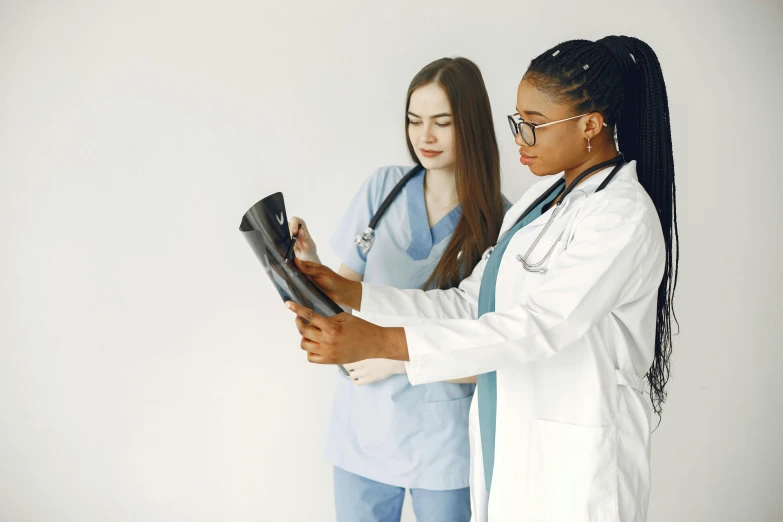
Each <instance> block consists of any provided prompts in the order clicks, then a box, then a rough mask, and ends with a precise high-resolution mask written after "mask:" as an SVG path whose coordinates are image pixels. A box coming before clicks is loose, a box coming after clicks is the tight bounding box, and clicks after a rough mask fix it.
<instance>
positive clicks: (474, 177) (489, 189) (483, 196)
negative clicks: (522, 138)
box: [405, 58, 503, 288]
mask: <svg viewBox="0 0 783 522" xmlns="http://www.w3.org/2000/svg"><path fill="white" fill-rule="evenodd" d="M433 83H434V84H436V85H438V86H440V87H441V88H442V89H443V90H444V92H445V93H446V97H447V98H448V100H449V103H450V104H451V113H452V121H453V125H454V139H455V168H454V174H455V178H456V183H457V196H458V197H459V202H460V204H461V205H462V216H461V217H460V219H459V221H458V222H457V226H456V228H455V229H454V233H453V234H452V236H451V241H449V244H448V246H447V247H446V250H444V252H443V256H442V257H441V258H440V261H438V264H437V265H436V266H435V269H434V270H433V272H432V275H430V277H429V279H428V280H427V282H426V283H425V284H424V288H450V287H453V286H457V285H458V284H459V282H460V281H461V280H462V278H463V277H465V276H467V275H469V274H470V272H472V271H473V268H474V267H475V266H476V264H477V263H478V262H479V258H480V257H481V254H482V252H484V250H486V249H487V248H488V247H490V246H491V245H493V244H494V243H495V240H496V239H497V236H498V233H499V232H500V225H501V224H502V222H503V197H502V196H501V194H500V154H499V152H498V142H497V138H496V137H495V127H494V125H493V123H492V109H491V108H490V105H489V96H488V95H487V88H486V87H485V86H484V79H483V78H482V76H481V71H480V70H479V68H478V67H477V66H476V64H475V63H473V62H471V61H470V60H468V59H467V58H441V59H440V60H436V61H434V62H432V63H431V64H429V65H427V66H425V67H424V68H423V69H422V70H421V71H419V72H418V73H417V74H416V76H414V77H413V80H411V84H410V86H409V87H408V100H407V102H406V103H405V115H406V116H405V117H406V120H405V139H406V141H407V143H408V152H410V155H411V158H412V159H413V161H414V162H415V163H416V164H418V165H421V162H420V161H419V159H418V157H417V156H416V150H415V149H414V148H413V144H412V143H411V140H410V137H408V119H407V114H408V108H409V107H410V103H411V94H413V91H415V90H416V89H418V88H419V87H423V86H425V85H429V84H433ZM460 252H462V254H461V255H460Z"/></svg>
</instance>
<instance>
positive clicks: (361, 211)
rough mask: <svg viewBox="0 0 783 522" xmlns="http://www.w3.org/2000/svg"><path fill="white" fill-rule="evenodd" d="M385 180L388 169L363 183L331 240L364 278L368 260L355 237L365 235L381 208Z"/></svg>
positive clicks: (336, 248)
mask: <svg viewBox="0 0 783 522" xmlns="http://www.w3.org/2000/svg"><path fill="white" fill-rule="evenodd" d="M385 178H386V171H385V169H378V170H376V171H375V172H374V173H373V174H372V175H371V176H370V177H368V178H367V179H366V180H365V181H364V183H362V186H361V187H359V191H358V192H357V193H356V195H355V196H354V197H353V199H352V200H351V203H350V204H349V205H348V208H347V209H346V211H345V214H343V217H342V218H341V219H340V222H339V223H338V224H337V228H336V229H335V231H334V234H333V235H332V238H331V240H330V241H329V244H330V246H331V247H332V250H333V251H334V252H335V253H336V254H337V256H338V257H339V258H340V260H341V261H342V262H343V264H344V265H345V266H347V267H348V268H350V269H351V270H353V271H354V272H357V273H359V274H362V275H364V268H365V266H366V264H367V258H366V256H365V255H364V254H362V252H361V251H360V250H359V247H358V246H356V244H355V243H354V238H355V237H356V236H357V235H358V234H361V233H362V232H364V229H365V228H367V225H369V224H370V220H372V217H373V216H374V215H375V212H376V211H377V210H378V207H380V205H381V197H382V196H383V194H382V191H383V188H384V185H385V184H386V183H385V181H386V180H385Z"/></svg>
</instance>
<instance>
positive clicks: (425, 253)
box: [406, 169, 462, 261]
mask: <svg viewBox="0 0 783 522" xmlns="http://www.w3.org/2000/svg"><path fill="white" fill-rule="evenodd" d="M425 172H426V171H425V170H424V169H422V170H421V171H420V172H418V173H417V174H416V175H414V176H413V178H412V179H411V180H410V182H409V183H408V185H407V186H406V192H407V194H406V196H407V200H408V221H409V222H410V228H411V244H410V246H408V256H409V257H410V258H411V259H413V260H414V261H422V260H424V259H427V258H428V257H430V252H432V247H433V246H434V245H437V244H438V243H440V242H441V241H443V240H444V239H446V238H447V237H448V236H449V234H451V233H452V232H453V231H454V228H455V227H456V226H457V222H458V221H459V218H460V216H461V215H462V207H461V206H460V205H457V206H456V207H454V209H453V210H451V212H449V213H448V214H446V215H445V216H443V217H442V218H441V219H440V221H438V222H437V223H435V224H434V225H433V226H432V227H430V224H429V219H428V218H427V203H426V200H425V199H424V173H425Z"/></svg>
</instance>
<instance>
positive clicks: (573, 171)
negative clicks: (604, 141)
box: [564, 145, 617, 187]
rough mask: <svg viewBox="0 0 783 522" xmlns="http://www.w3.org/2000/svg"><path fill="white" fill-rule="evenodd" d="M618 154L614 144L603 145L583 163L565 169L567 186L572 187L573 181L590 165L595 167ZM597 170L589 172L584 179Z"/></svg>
mask: <svg viewBox="0 0 783 522" xmlns="http://www.w3.org/2000/svg"><path fill="white" fill-rule="evenodd" d="M596 148H597V147H596ZM616 156H617V150H616V149H615V148H614V145H612V146H607V147H602V148H601V150H600V151H599V150H597V151H596V152H595V153H593V154H591V155H589V156H588V157H587V159H586V160H585V161H584V162H583V163H581V164H579V165H577V166H575V167H573V168H570V169H568V170H566V171H565V173H564V177H565V182H566V187H570V186H571V183H573V182H574V179H576V178H577V177H578V176H579V174H581V173H582V172H584V171H586V170H587V169H589V168H590V167H594V166H596V165H598V164H599V163H603V162H604V161H609V160H610V159H613V158H615V157H616ZM596 172H597V171H596ZM596 172H593V173H592V174H589V175H588V176H587V177H586V178H583V179H582V181H584V180H585V179H587V178H589V177H590V176H592V175H593V174H596Z"/></svg>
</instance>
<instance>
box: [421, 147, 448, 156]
mask: <svg viewBox="0 0 783 522" xmlns="http://www.w3.org/2000/svg"><path fill="white" fill-rule="evenodd" d="M419 152H421V155H422V156H424V157H425V158H434V157H435V156H440V155H441V154H443V151H442V150H428V149H419Z"/></svg>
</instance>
